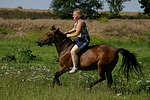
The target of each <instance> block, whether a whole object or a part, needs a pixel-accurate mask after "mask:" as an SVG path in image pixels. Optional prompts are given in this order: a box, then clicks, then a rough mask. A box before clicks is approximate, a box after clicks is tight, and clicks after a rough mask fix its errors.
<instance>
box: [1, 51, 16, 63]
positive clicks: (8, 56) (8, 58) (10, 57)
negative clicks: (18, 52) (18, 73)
mask: <svg viewBox="0 0 150 100" xmlns="http://www.w3.org/2000/svg"><path fill="white" fill-rule="evenodd" d="M10 61H16V57H15V55H14V54H11V53H7V54H6V55H5V56H4V57H3V58H2V59H1V62H10Z"/></svg>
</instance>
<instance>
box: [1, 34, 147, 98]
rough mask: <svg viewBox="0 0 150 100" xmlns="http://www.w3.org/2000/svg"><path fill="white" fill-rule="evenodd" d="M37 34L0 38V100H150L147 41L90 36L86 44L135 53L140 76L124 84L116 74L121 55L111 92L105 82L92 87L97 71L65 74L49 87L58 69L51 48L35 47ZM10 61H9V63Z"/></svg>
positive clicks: (124, 79)
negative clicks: (59, 84)
mask: <svg viewBox="0 0 150 100" xmlns="http://www.w3.org/2000/svg"><path fill="white" fill-rule="evenodd" d="M40 36H42V34H41V35H38V36H37V35H36V34H35V33H34V35H33V36H32V35H30V36H26V37H23V38H21V37H15V38H11V39H0V52H1V53H0V59H1V62H0V100H150V99H149V98H150V94H149V93H150V69H149V68H150V41H149V40H132V39H116V38H112V39H103V38H102V37H99V36H98V35H95V36H94V35H93V36H91V43H90V45H95V44H109V45H112V46H115V47H116V48H124V49H127V50H129V51H130V52H133V53H135V54H137V60H138V62H139V63H140V64H141V65H142V69H143V73H144V74H145V76H144V77H139V76H137V75H134V74H133V76H134V77H135V79H134V78H131V79H130V80H129V81H128V82H127V81H126V78H125V77H124V76H123V75H119V74H118V69H119V68H120V65H121V59H122V56H121V55H119V56H120V59H119V61H118V64H117V66H116V67H115V69H114V70H113V80H114V82H113V85H112V89H109V88H107V81H103V82H101V83H99V84H97V85H95V86H94V87H93V88H92V89H91V90H89V89H88V88H87V87H88V85H89V83H90V82H93V81H95V80H97V79H98V78H99V75H98V71H97V70H93V71H78V72H77V73H76V74H69V73H68V72H67V73H65V74H63V75H62V76H61V77H60V81H61V83H62V86H61V87H59V86H57V85H56V86H55V87H54V88H52V87H51V84H52V80H53V77H54V74H55V72H56V71H58V70H59V67H60V66H59V63H58V62H57V52H56V49H55V46H43V47H38V46H37V44H36V41H37V39H38V38H39V37H40ZM10 60H12V61H10Z"/></svg>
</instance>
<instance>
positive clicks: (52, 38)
mask: <svg viewBox="0 0 150 100" xmlns="http://www.w3.org/2000/svg"><path fill="white" fill-rule="evenodd" d="M47 36H48V35H47ZM54 38H55V32H54V34H52V36H48V38H47V39H46V40H43V39H42V38H40V40H41V41H47V40H49V39H51V40H53V41H52V43H54V44H55V45H59V44H61V43H63V42H65V40H66V39H67V38H64V39H63V40H62V41H60V42H58V43H56V42H55V39H54ZM43 43H44V44H47V43H48V42H43Z"/></svg>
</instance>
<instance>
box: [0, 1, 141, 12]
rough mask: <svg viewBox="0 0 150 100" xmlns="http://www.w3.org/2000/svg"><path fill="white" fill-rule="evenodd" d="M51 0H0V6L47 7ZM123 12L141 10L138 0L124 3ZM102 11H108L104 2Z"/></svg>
mask: <svg viewBox="0 0 150 100" xmlns="http://www.w3.org/2000/svg"><path fill="white" fill-rule="evenodd" d="M50 3H51V0H0V8H17V7H18V6H22V7H23V8H24V9H49V5H50ZM124 6H125V8H124V10H123V11H124V12H143V9H141V8H140V4H139V3H138V0H131V1H130V2H126V3H124ZM103 11H109V8H108V5H107V4H106V3H105V6H104V9H103Z"/></svg>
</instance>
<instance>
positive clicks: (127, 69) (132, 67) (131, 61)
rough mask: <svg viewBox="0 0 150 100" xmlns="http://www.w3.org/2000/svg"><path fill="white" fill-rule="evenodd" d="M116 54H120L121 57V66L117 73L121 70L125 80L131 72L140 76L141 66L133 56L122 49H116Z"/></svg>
mask: <svg viewBox="0 0 150 100" xmlns="http://www.w3.org/2000/svg"><path fill="white" fill-rule="evenodd" d="M118 53H121V54H122V56H123V58H122V65H121V68H120V69H119V71H120V70H121V69H123V71H124V72H123V73H124V76H125V77H126V78H127V80H128V79H129V77H130V75H129V73H131V72H132V71H134V72H135V74H137V75H142V70H141V66H140V64H139V63H138V62H137V59H136V56H135V54H133V53H131V52H129V51H128V50H126V49H123V48H120V49H118Z"/></svg>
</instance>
